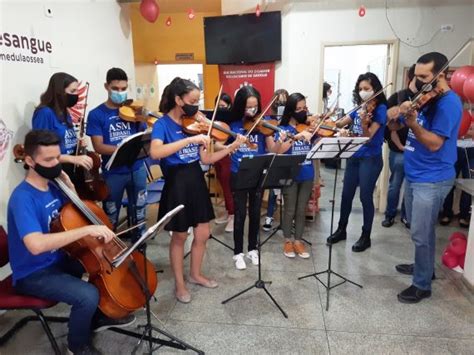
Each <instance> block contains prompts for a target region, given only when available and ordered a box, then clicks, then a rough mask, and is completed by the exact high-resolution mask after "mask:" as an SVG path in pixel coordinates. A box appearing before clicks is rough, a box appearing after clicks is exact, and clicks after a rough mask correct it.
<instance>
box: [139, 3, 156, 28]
mask: <svg viewBox="0 0 474 355" xmlns="http://www.w3.org/2000/svg"><path fill="white" fill-rule="evenodd" d="M140 13H141V14H142V16H143V18H144V19H145V20H147V21H148V22H151V23H153V22H155V21H156V19H157V18H158V15H159V14H160V8H159V7H158V4H157V3H156V2H155V0H142V2H141V3H140Z"/></svg>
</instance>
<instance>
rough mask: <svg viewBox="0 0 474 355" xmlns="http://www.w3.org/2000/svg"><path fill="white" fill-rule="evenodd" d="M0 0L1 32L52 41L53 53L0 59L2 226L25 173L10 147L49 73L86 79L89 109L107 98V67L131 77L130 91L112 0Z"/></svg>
mask: <svg viewBox="0 0 474 355" xmlns="http://www.w3.org/2000/svg"><path fill="white" fill-rule="evenodd" d="M0 1H1V2H0V6H1V8H0V14H1V21H0V34H3V33H4V32H9V33H12V34H13V33H14V34H18V35H26V36H29V37H35V38H39V39H44V40H48V41H50V42H51V43H52V53H51V54H47V55H41V56H42V57H43V58H44V60H45V64H31V63H17V62H6V61H0V82H1V85H0V119H3V120H4V121H5V123H6V124H7V127H8V128H9V129H10V130H12V131H13V132H14V137H13V142H12V143H11V144H10V147H9V149H8V151H7V153H6V155H5V157H4V159H3V160H2V161H1V162H0V224H2V225H5V224H6V206H7V202H8V197H9V195H10V193H11V191H12V189H13V188H14V187H15V186H16V185H17V184H18V182H19V181H20V180H21V179H22V178H23V176H24V172H23V169H22V168H21V166H20V165H18V164H15V163H13V158H12V154H11V147H12V145H13V144H15V143H20V142H22V141H23V138H24V135H25V133H26V132H27V131H28V130H29V129H30V127H31V117H32V113H33V110H34V106H35V105H37V104H38V102H39V96H40V94H41V93H42V92H43V91H44V90H45V89H46V86H47V83H48V79H49V77H50V76H51V74H53V73H55V72H58V71H65V72H68V73H70V74H72V75H74V76H75V77H76V78H78V79H79V80H84V81H89V83H90V90H89V107H90V108H93V107H95V106H96V105H98V104H99V103H101V102H102V101H104V100H105V98H106V96H105V90H104V88H103V83H104V81H105V74H106V71H107V69H109V68H110V67H113V66H117V67H121V68H123V69H124V70H125V71H126V72H127V73H128V75H129V77H130V79H131V84H132V85H131V86H132V87H131V92H133V93H134V92H135V90H134V87H133V83H134V63H133V49H132V43H131V33H130V26H129V22H128V16H127V14H126V8H124V9H121V7H120V5H119V4H117V2H116V1H115V0H101V1H94V0H75V1H61V2H59V1H54V2H53V1H13V0H12V1H4V0H0ZM45 8H49V9H51V10H52V17H47V16H45ZM12 52H15V53H23V54H27V53H28V51H27V50H23V49H15V50H14V49H12V48H11V47H10V48H6V47H5V46H0V53H5V54H6V53H12ZM0 128H1V127H0Z"/></svg>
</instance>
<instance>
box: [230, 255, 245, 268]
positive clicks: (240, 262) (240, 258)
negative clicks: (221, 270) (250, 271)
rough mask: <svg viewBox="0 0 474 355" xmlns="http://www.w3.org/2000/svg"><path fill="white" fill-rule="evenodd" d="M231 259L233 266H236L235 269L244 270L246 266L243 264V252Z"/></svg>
mask: <svg viewBox="0 0 474 355" xmlns="http://www.w3.org/2000/svg"><path fill="white" fill-rule="evenodd" d="M232 259H234V261H235V267H236V268H237V270H245V269H246V268H247V265H246V264H245V260H244V253H240V254H237V255H234V256H233V257H232Z"/></svg>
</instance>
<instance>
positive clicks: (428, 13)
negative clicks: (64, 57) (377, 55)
mask: <svg viewBox="0 0 474 355" xmlns="http://www.w3.org/2000/svg"><path fill="white" fill-rule="evenodd" d="M262 3H263V1H262ZM267 3H268V6H267V10H276V9H279V10H281V11H282V14H283V18H282V61H281V63H279V64H278V65H277V69H276V76H275V87H278V88H280V87H283V88H286V89H287V90H288V91H289V92H295V91H300V92H302V93H303V94H305V95H307V96H308V105H309V107H311V108H312V109H313V110H314V109H315V108H317V107H318V106H319V99H318V98H319V97H320V95H321V87H322V82H323V79H324V78H322V77H321V76H322V75H321V74H322V71H321V58H322V55H321V50H322V44H323V43H328V42H331V43H335V42H336V43H345V42H363V41H378V40H394V39H396V38H395V36H394V35H393V33H392V31H391V29H390V27H389V25H388V23H387V21H386V18H385V8H384V7H383V5H384V3H385V1H382V0H380V1H365V3H366V5H367V13H366V15H365V17H363V18H361V17H359V16H358V12H357V9H358V6H359V5H360V4H361V3H363V2H361V1H349V0H347V1H342V0H332V1H329V0H319V1H303V0H300V1H267ZM388 3H389V5H390V6H396V7H393V8H389V17H390V19H391V21H392V24H393V26H394V28H395V30H396V31H397V33H398V35H399V36H400V37H401V38H402V39H404V40H407V39H408V41H409V42H410V43H413V44H419V43H423V42H425V41H427V40H429V39H430V38H431V36H432V35H433V33H434V32H435V31H436V30H438V28H439V27H440V26H441V24H454V26H455V27H454V31H453V32H448V33H440V34H438V35H437V36H436V38H435V39H434V40H433V42H432V43H430V44H429V45H426V46H424V47H422V48H418V49H414V48H410V47H408V46H406V45H404V44H402V43H400V53H399V62H398V72H397V74H398V75H397V89H398V88H399V87H400V83H401V76H402V72H403V67H406V66H410V65H411V64H412V63H413V62H414V61H416V59H417V58H418V57H419V56H420V55H421V54H423V53H426V52H429V51H440V52H442V53H444V54H446V55H447V56H448V57H450V56H451V55H452V54H454V52H455V51H456V50H457V49H458V48H459V47H460V46H461V44H462V43H463V42H464V41H465V40H467V38H469V37H472V36H473V35H474V21H473V18H474V4H473V2H472V1H469V0H450V1H436V0H433V1H426V0H396V1H395V0H390V1H389V2H388ZM255 4H256V2H255V1H254V2H253V5H252V4H251V1H250V0H245V1H239V2H237V1H234V0H222V12H223V14H226V15H227V14H231V13H243V12H249V11H254V10H253V9H254V8H255ZM432 4H434V5H432ZM445 4H446V5H445ZM239 5H241V6H239ZM263 8H264V7H263ZM470 61H471V54H470V53H469V51H467V52H466V53H464V54H463V55H462V56H460V57H459V59H458V60H456V61H455V62H454V65H463V64H467V63H469V62H470ZM347 65H350V58H348V59H347Z"/></svg>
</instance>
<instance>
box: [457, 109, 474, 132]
mask: <svg viewBox="0 0 474 355" xmlns="http://www.w3.org/2000/svg"><path fill="white" fill-rule="evenodd" d="M471 121H472V117H471V113H470V112H469V110H464V111H463V112H462V118H461V125H460V126H459V132H458V138H461V137H464V136H465V135H466V133H467V131H469V127H471Z"/></svg>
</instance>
